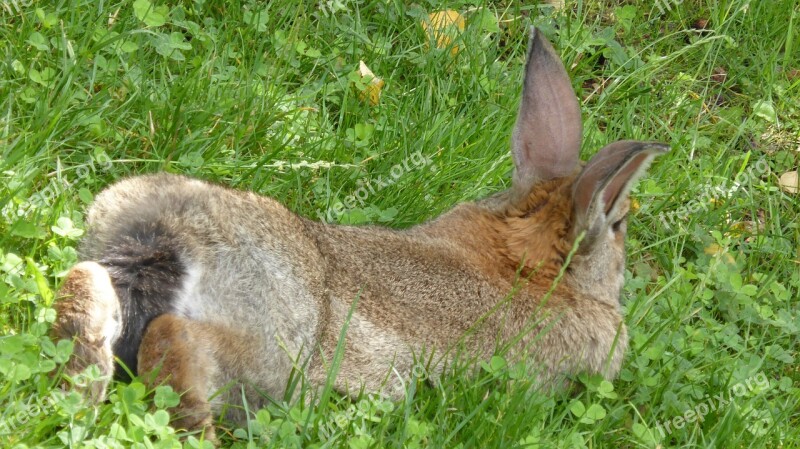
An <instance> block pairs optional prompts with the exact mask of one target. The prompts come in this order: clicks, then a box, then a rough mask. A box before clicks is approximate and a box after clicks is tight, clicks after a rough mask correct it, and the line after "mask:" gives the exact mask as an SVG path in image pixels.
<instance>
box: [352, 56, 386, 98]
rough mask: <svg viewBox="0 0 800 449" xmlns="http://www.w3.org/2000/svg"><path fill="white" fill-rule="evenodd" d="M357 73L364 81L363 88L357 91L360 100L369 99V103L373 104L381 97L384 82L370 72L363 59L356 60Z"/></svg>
mask: <svg viewBox="0 0 800 449" xmlns="http://www.w3.org/2000/svg"><path fill="white" fill-rule="evenodd" d="M358 74H359V75H360V76H361V79H362V80H364V81H365V82H366V87H365V88H364V90H362V91H361V92H359V93H358V96H359V98H361V100H362V101H369V104H371V105H373V106H375V105H376V104H378V101H379V100H380V99H381V89H383V86H384V84H385V83H384V82H383V80H382V79H380V78H378V77H377V76H375V74H374V73H372V70H370V69H369V67H367V65H366V64H365V63H364V61H358Z"/></svg>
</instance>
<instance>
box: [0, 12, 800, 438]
mask: <svg viewBox="0 0 800 449" xmlns="http://www.w3.org/2000/svg"><path fill="white" fill-rule="evenodd" d="M658 5H661V6H662V8H661V9H663V12H662V11H661V10H660V9H659V7H658ZM665 5H668V6H669V8H664V7H663V6H665ZM0 6H1V8H0V14H2V25H0V33H2V39H0V46H2V50H3V52H2V53H3V54H4V55H5V56H4V59H3V61H2V65H0V70H2V76H0V168H2V174H0V178H2V184H0V208H2V220H0V231H1V232H0V242H1V243H0V244H1V245H2V246H0V248H1V249H0V280H1V281H0V325H2V329H3V336H2V337H0V372H1V373H2V375H3V376H2V380H0V410H2V411H0V442H2V443H0V444H2V446H3V447H14V448H23V447H65V446H67V447H94V448H101V447H129V446H131V447H179V446H180V445H181V444H184V445H185V446H186V447H200V446H201V445H202V444H203V443H202V442H200V441H198V439H197V438H195V437H189V438H188V439H183V440H182V439H180V436H181V435H182V433H181V432H179V431H178V432H176V431H175V430H174V429H172V428H171V427H169V426H168V416H167V414H166V412H165V411H164V408H166V407H168V406H169V405H170V404H172V403H174V401H175V400H176V396H175V393H173V392H171V391H169V390H168V389H164V388H161V389H157V390H156V391H155V392H150V391H146V389H145V388H144V386H143V385H142V384H141V383H139V382H136V381H135V382H133V383H132V384H129V385H128V384H116V385H115V387H114V390H113V394H112V395H111V398H110V400H109V401H108V402H107V403H105V404H103V405H101V406H99V407H90V406H87V405H85V404H82V403H81V401H80V398H79V397H78V396H77V395H76V394H69V393H64V392H61V391H60V390H59V389H58V388H57V384H58V382H59V374H58V373H59V370H60V366H61V364H63V362H64V360H65V359H66V357H68V356H69V352H70V345H69V344H68V343H67V342H62V343H59V344H57V345H56V344H53V343H51V342H49V340H48V338H47V336H46V334H47V330H48V329H49V326H50V323H52V322H53V320H54V318H55V314H54V310H53V309H52V302H53V299H54V298H53V297H54V293H53V292H54V291H55V289H56V288H57V286H58V285H59V282H60V280H61V279H62V278H63V275H64V273H65V270H67V269H68V268H69V267H70V266H71V265H72V264H74V263H75V261H76V260H77V254H76V251H75V247H76V245H77V242H78V241H79V240H80V237H81V235H82V234H83V229H84V221H83V220H84V211H85V209H86V206H87V204H88V203H90V202H91V199H92V195H93V194H96V193H97V192H98V191H100V190H101V189H102V188H103V187H104V186H106V185H108V184H109V183H111V182H113V181H114V180H116V179H120V178H122V177H125V176H129V175H133V174H137V173H146V172H153V171H157V170H166V171H171V172H180V173H187V174H191V175H194V176H198V177H201V178H205V179H210V180H214V181H218V182H221V183H225V184H228V185H232V186H235V187H237V188H241V189H252V190H255V191H257V192H260V193H262V194H265V195H270V196H273V197H275V198H278V199H279V200H280V201H282V202H283V203H285V204H287V205H288V207H289V208H291V209H292V210H294V211H295V212H297V213H299V214H302V215H305V216H308V217H314V218H317V217H319V216H327V214H328V211H338V212H335V213H333V214H330V217H332V219H333V221H336V222H342V223H354V224H360V223H383V224H386V225H389V226H392V227H397V228H400V227H408V226H411V225H414V224H416V223H420V222H423V221H425V220H427V219H429V218H431V217H434V216H436V215H438V214H439V213H441V212H442V211H444V210H447V209H448V208H450V207H452V206H453V205H455V204H457V203H459V202H462V201H465V200H470V199H474V198H479V197H481V196H483V195H486V194H487V193H490V192H494V191H498V190H501V189H503V188H505V187H507V186H508V185H509V182H510V176H509V174H510V170H511V161H510V158H509V157H508V147H509V133H510V130H511V127H512V125H513V121H514V118H515V109H516V104H517V101H518V97H519V81H520V75H521V69H522V67H523V60H524V50H525V45H526V36H527V33H526V28H527V27H528V26H529V25H530V24H536V25H537V26H539V27H541V29H542V30H543V31H544V32H545V33H546V34H547V35H548V36H549V37H550V38H551V40H552V41H554V44H555V46H556V48H558V49H559V51H560V52H561V53H562V55H563V57H564V60H565V61H566V63H567V66H568V67H569V72H570V75H571V76H572V77H573V81H574V87H575V89H576V92H577V93H578V95H579V96H580V98H581V102H582V106H583V113H584V121H585V142H584V147H583V156H584V159H585V158H586V157H588V156H589V155H591V154H593V152H594V151H596V150H597V149H598V148H599V147H600V146H601V145H603V144H605V143H607V142H609V141H613V140H617V139H622V138H636V139H648V140H659V141H664V142H668V143H669V144H670V145H671V146H672V147H673V150H672V152H671V153H670V154H669V155H667V156H664V157H662V158H661V159H659V160H658V161H657V162H656V164H655V165H654V167H653V168H652V169H651V171H650V175H649V176H648V177H647V178H646V179H645V180H643V181H642V182H641V183H640V184H639V186H638V188H637V189H636V190H635V192H634V194H633V196H634V198H635V199H636V200H637V202H638V205H639V207H638V211H637V213H636V214H635V216H634V218H633V219H632V220H631V223H630V225H629V229H630V232H629V255H630V256H629V269H628V271H627V272H626V277H627V284H626V288H625V291H624V294H623V308H624V309H625V312H626V316H627V318H626V319H627V322H628V324H629V327H630V329H631V331H630V332H631V336H632V337H631V348H630V351H629V353H628V355H627V358H626V363H625V366H624V368H623V371H622V373H621V375H620V377H619V379H617V380H615V381H614V382H607V381H602V380H601V379H597V378H582V379H581V382H582V383H583V385H584V386H585V388H584V389H582V391H580V392H577V393H574V394H571V395H568V394H557V395H555V396H542V395H538V394H535V393H531V392H530V391H528V387H529V386H528V385H526V381H525V379H524V378H520V376H519V373H518V371H516V370H515V368H514V367H513V366H512V367H508V366H506V365H505V362H504V360H503V359H502V358H495V359H492V360H491V361H485V362H484V363H482V364H480V365H479V367H478V371H477V374H474V375H467V373H466V370H467V368H464V369H462V370H461V371H459V372H457V373H455V374H454V375H453V376H451V377H450V378H448V380H447V381H446V382H444V384H443V385H441V386H439V387H436V388H431V387H429V386H427V385H426V384H425V383H424V382H422V377H424V373H420V374H421V378H420V379H417V381H416V382H414V381H412V382H411V383H410V385H409V394H408V399H407V400H406V401H405V402H402V403H391V402H386V401H383V400H380V399H377V398H370V397H367V396H365V397H363V398H361V399H359V400H355V401H351V400H350V399H346V398H341V397H339V396H335V395H334V396H332V397H330V398H328V399H326V400H325V401H324V403H322V404H320V405H319V406H318V407H317V408H314V409H308V408H303V407H301V406H292V405H287V404H285V403H279V404H275V405H273V406H270V407H269V408H267V409H265V410H262V411H259V412H258V413H257V414H256V415H255V418H254V419H253V421H252V422H251V423H250V425H249V426H248V427H247V428H245V429H236V428H232V427H231V425H229V424H225V423H222V424H221V425H222V429H223V431H222V432H221V433H222V434H223V445H225V446H230V447H349V448H367V447H408V448H414V447H461V448H467V447H481V448H484V447H485V448H488V447H502V448H506V447H528V448H545V447H548V448H549V447H558V448H561V447H564V448H567V447H569V448H573V447H576V448H578V447H581V448H583V447H621V448H634V447H637V448H638V447H643V448H656V447H798V446H800V431H799V430H798V429H800V413H798V410H800V370H798V360H797V357H798V354H797V352H798V347H799V346H800V344H799V343H798V342H799V341H800V339H799V337H800V316H799V315H798V301H797V299H798V297H799V296H800V292H799V290H800V270H799V269H798V267H799V266H800V265H798V264H799V263H800V243H798V242H800V235H799V234H800V229H798V222H800V216H799V215H800V201H798V196H797V194H791V193H788V192H786V191H784V190H782V189H781V188H780V187H779V184H778V177H779V176H780V175H781V174H783V173H784V172H787V171H791V170H796V169H797V166H798V159H800V152H799V151H800V101H799V100H800V72H798V69H800V57H799V56H798V55H800V52H798V35H800V33H799V31H800V9H798V7H797V5H796V4H795V3H794V2H793V1H792V0H774V1H769V2H766V1H760V2H756V1H742V0H703V1H701V0H683V1H673V2H667V1H660V2H658V3H654V4H653V5H643V3H640V2H627V1H611V0H608V1H588V0H587V1H583V2H580V1H579V2H572V1H570V2H567V8H566V9H565V10H564V11H561V12H559V11H554V10H553V9H552V8H551V7H547V6H538V5H528V3H527V2H525V5H523V4H522V2H520V3H517V2H506V3H503V2H500V3H491V4H475V2H470V1H463V2H451V3H449V4H439V3H438V2H434V1H426V2H420V3H419V4H410V3H407V2H401V1H394V0H386V1H377V2H366V1H354V0H321V1H300V2H295V1H289V0H276V1H273V2H269V3H267V2H256V1H244V0H233V1H217V0H205V1H202V0H195V1H193V2H192V1H189V0H185V1H182V2H169V4H162V3H159V2H156V3H155V4H154V5H151V4H150V3H149V2H148V1H145V0H137V1H135V2H131V1H119V0H116V1H110V2H95V1H88V0H84V1H81V0H72V1H66V0H65V1H58V2H52V3H50V2H30V1H26V0H5V1H3V2H2V3H0ZM151 6H152V7H151ZM446 8H451V9H454V10H457V11H459V12H460V13H462V14H463V16H464V17H465V18H466V28H465V29H464V31H463V32H458V33H455V35H454V36H452V37H453V40H452V41H451V42H450V45H449V46H447V47H446V48H437V45H436V41H435V40H434V39H431V38H430V37H429V36H428V35H427V34H426V32H425V31H424V30H423V28H422V26H421V21H422V20H424V19H425V18H426V17H427V15H428V14H429V13H430V12H433V11H437V10H443V9H446ZM700 19H706V20H707V21H708V22H707V23H704V22H702V21H698V20H700ZM442 43H444V42H442ZM454 46H457V50H454ZM360 60H363V61H364V62H365V63H366V64H367V65H368V66H369V68H370V69H371V70H372V71H373V72H374V73H375V75H376V76H378V77H380V78H382V79H383V80H384V81H385V86H384V87H383V89H382V91H381V93H382V94H381V97H380V100H379V102H378V104H376V105H370V104H369V102H368V101H365V100H364V99H363V98H361V96H360V92H361V91H362V90H363V89H365V85H364V80H363V79H361V78H360V77H359V76H358V71H357V69H358V63H359V61H360ZM417 152H419V153H420V154H422V155H424V156H425V157H426V158H427V159H428V160H427V161H426V162H425V163H424V164H418V165H415V164H409V163H408V161H409V160H412V161H413V160H415V159H410V158H412V157H415V156H414V155H415V154H417ZM403 161H406V165H407V167H408V168H407V169H404V170H403V173H402V175H401V176H399V177H398V178H397V179H396V181H395V182H393V183H391V185H386V186H385V187H383V188H380V189H378V190H376V192H375V193H370V194H369V195H368V197H367V198H366V199H364V201H363V203H358V202H356V203H354V202H353V201H352V200H350V204H349V205H348V204H345V205H344V206H337V203H342V202H344V203H347V202H348V200H347V198H348V196H351V195H356V194H357V192H358V191H359V189H360V188H361V187H362V186H364V185H366V183H373V184H374V185H377V184H379V183H380V182H379V180H386V179H389V178H390V177H392V169H393V167H394V166H396V165H397V164H400V165H402V163H403ZM395 172H397V170H396V169H395ZM392 179H394V178H392ZM735 181H738V182H735ZM350 206H352V207H350ZM88 375H89V376H91V373H88ZM692 411H693V412H694V414H692ZM254 413H255V411H254ZM697 415H703V416H702V417H703V419H697Z"/></svg>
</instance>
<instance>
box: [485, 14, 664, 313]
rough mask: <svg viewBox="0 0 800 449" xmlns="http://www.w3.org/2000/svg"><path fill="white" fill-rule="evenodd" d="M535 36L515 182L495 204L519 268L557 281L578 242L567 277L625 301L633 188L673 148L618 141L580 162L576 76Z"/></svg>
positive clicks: (600, 295) (515, 141) (603, 296)
mask: <svg viewBox="0 0 800 449" xmlns="http://www.w3.org/2000/svg"><path fill="white" fill-rule="evenodd" d="M531 34H532V36H531V43H530V47H529V50H528V60H527V63H526V67H525V79H524V85H523V93H522V100H521V104H520V108H519V115H518V118H517V123H516V126H515V128H514V133H513V137H512V156H513V159H514V165H515V169H514V178H513V185H512V188H511V189H510V190H509V191H507V192H505V193H504V194H502V195H500V197H499V198H500V199H501V201H499V203H495V205H497V206H500V208H501V211H502V215H503V217H504V224H505V226H504V231H503V234H504V238H505V245H504V246H505V251H506V252H507V257H508V258H509V259H510V261H511V262H512V263H515V264H516V265H517V266H518V267H519V266H521V267H523V269H527V270H529V271H535V272H537V273H540V275H541V274H544V276H536V277H537V278H540V279H543V280H547V279H550V280H552V278H553V277H554V276H555V275H556V274H557V273H558V272H559V271H560V270H561V268H562V266H563V264H564V263H565V262H566V259H567V256H568V254H569V253H570V251H571V250H572V249H573V246H575V245H576V242H577V246H576V248H577V249H576V251H575V253H574V254H573V257H572V260H571V262H570V264H569V265H568V267H567V271H566V275H565V278H564V281H565V282H567V283H568V284H569V286H570V288H572V289H578V290H585V291H586V293H588V294H590V295H591V296H592V297H595V298H597V299H598V300H601V301H603V302H609V303H612V304H618V298H619V292H620V288H621V287H622V277H623V273H624V262H625V248H624V240H625V234H626V216H627V213H628V209H629V206H630V200H629V198H628V193H629V191H630V189H631V186H632V185H633V183H634V182H635V181H636V179H637V178H638V177H639V176H640V175H641V174H642V173H643V172H644V171H645V170H646V168H647V166H648V164H649V163H650V161H651V160H652V159H653V158H654V157H655V156H657V155H659V154H661V153H665V152H666V151H668V149H669V148H668V147H667V146H666V145H663V144H659V143H654V142H637V141H627V140H626V141H619V142H614V143H612V144H609V145H607V146H606V147H604V148H602V149H601V150H600V151H598V152H597V154H595V155H594V157H592V158H591V160H589V161H588V162H587V163H586V164H581V162H580V159H579V153H580V147H581V138H582V126H581V113H580V107H579V104H578V101H577V98H576V96H575V93H574V91H573V90H572V85H571V83H570V80H569V77H568V76H567V72H566V70H565V69H564V66H563V65H562V63H561V61H560V59H559V57H558V56H557V55H556V53H555V51H554V50H553V47H552V46H551V45H550V43H549V42H548V41H547V39H546V38H545V37H544V36H542V34H541V33H540V32H538V31H537V30H535V29H533V30H532V32H531ZM497 199H498V198H495V200H497Z"/></svg>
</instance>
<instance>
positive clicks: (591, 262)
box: [55, 33, 666, 437]
mask: <svg viewBox="0 0 800 449" xmlns="http://www.w3.org/2000/svg"><path fill="white" fill-rule="evenodd" d="M522 97H523V98H522V102H521V105H520V113H519V118H518V121H517V125H516V128H515V130H514V133H513V138H512V155H513V157H514V161H515V171H514V181H513V186H512V188H511V189H510V190H508V191H506V192H502V193H499V194H496V195H494V196H491V197H489V198H486V199H483V200H480V201H476V202H469V203H464V204H460V205H457V206H456V207H454V208H453V209H452V210H451V211H449V212H447V213H445V214H444V215H442V216H440V217H438V218H436V219H435V220H432V221H430V222H428V223H424V224H421V225H419V226H416V227H413V228H411V229H408V230H403V231H397V230H391V229H386V228H381V227H374V226H364V227H350V226H330V225H326V224H322V223H316V222H313V221H310V220H307V219H305V218H302V217H299V216H297V215H295V214H294V213H292V212H291V211H289V210H288V209H287V208H286V207H284V206H283V205H281V204H280V203H278V202H277V201H275V200H273V199H270V198H265V197H261V196H258V195H256V194H253V193H249V192H240V191H236V190H232V189H228V188H225V187H222V186H218V185H215V184H210V183H206V182H202V181H199V180H194V179H190V178H186V177H182V176H175V175H166V174H160V175H150V176H142V177H135V178H130V179H126V180H123V181H120V182H119V183H117V184H115V185H113V186H111V187H109V188H108V189H106V190H105V191H103V192H102V193H101V194H99V195H98V196H97V197H96V199H95V203H94V204H93V205H92V207H91V209H90V211H89V214H88V223H89V232H88V233H87V238H86V239H85V241H84V244H83V245H84V246H83V249H82V256H83V257H84V258H85V259H87V260H95V261H99V262H100V264H98V263H95V262H83V263H82V264H79V265H78V266H76V267H75V268H74V269H73V271H72V272H71V273H70V275H69V276H68V278H67V281H66V282H65V285H64V287H63V288H62V296H69V297H68V298H66V299H63V300H61V302H60V303H59V304H61V305H60V306H59V317H58V322H57V324H56V327H55V329H56V332H55V334H56V336H57V337H58V338H70V337H73V338H76V340H77V342H78V344H77V346H76V347H77V348H78V350H77V351H76V356H77V357H76V362H74V363H73V362H71V363H73V364H72V365H69V366H68V370H67V371H68V373H69V374H73V373H75V372H77V371H79V370H80V369H81V368H82V367H83V366H85V365H86V364H88V363H98V364H100V365H102V366H104V367H106V369H107V367H108V366H110V364H111V354H110V352H109V351H108V348H109V345H108V343H109V340H111V341H113V342H115V344H116V345H117V347H116V348H115V352H116V351H120V352H124V353H130V351H132V350H138V359H137V360H138V367H139V371H140V372H141V373H142V374H147V373H155V374H151V375H150V376H146V378H147V379H148V381H149V382H151V383H154V384H155V383H159V382H166V383H168V384H170V385H172V386H173V387H174V388H175V389H176V390H178V391H181V392H183V393H184V395H183V397H182V398H181V403H180V405H179V406H178V407H177V408H176V409H175V410H174V412H175V414H176V416H177V417H178V418H177V421H176V425H177V426H179V427H187V428H191V429H200V430H205V433H206V435H207V436H210V437H213V428H212V426H211V419H212V412H215V411H220V410H221V409H222V404H231V403H233V404H241V401H240V399H241V397H242V394H243V395H244V397H245V399H246V400H247V401H248V405H250V409H257V408H258V407H260V406H262V405H263V404H264V397H263V395H261V394H257V393H256V392H259V393H264V394H266V395H269V396H271V397H273V398H274V397H281V396H282V395H283V392H284V388H285V386H286V383H287V381H288V380H289V378H290V376H291V375H292V373H293V372H295V370H296V369H298V368H299V367H300V366H301V365H302V366H303V367H304V368H305V369H304V373H303V374H304V376H305V380H306V381H307V382H308V384H309V385H310V386H311V387H312V389H319V388H321V387H322V386H323V385H325V382H326V380H327V378H328V375H329V373H330V367H331V364H332V361H333V359H334V357H335V355H336V347H337V344H338V343H339V340H340V335H341V334H342V330H343V329H344V327H345V326H346V327H347V332H346V333H345V336H344V338H345V340H344V351H343V354H342V360H341V365H340V367H339V371H338V375H337V376H336V378H335V380H334V388H335V389H336V390H337V391H340V392H342V393H345V394H352V395H355V394H356V393H358V392H359V391H360V390H361V389H363V390H365V391H368V392H376V393H382V394H386V395H388V396H390V397H392V398H395V399H401V398H402V397H403V395H404V394H405V383H406V381H407V380H408V379H409V378H410V377H411V375H412V372H414V371H415V370H417V369H418V368H420V367H422V368H424V369H425V370H426V371H427V374H428V375H429V376H430V379H431V381H433V382H437V381H438V379H439V378H440V376H441V375H442V374H443V373H444V372H445V371H446V370H447V368H448V366H450V364H451V363H453V361H454V360H456V358H457V355H458V354H459V353H461V356H463V357H465V358H467V359H472V358H486V357H489V356H491V355H492V354H493V353H494V352H495V351H501V352H503V353H504V354H505V355H506V356H507V357H508V358H509V359H510V360H511V361H526V362H528V363H529V365H530V375H531V376H532V377H533V378H534V379H535V380H536V381H537V383H538V384H539V385H540V386H541V387H543V388H552V387H559V386H563V385H565V384H567V383H568V382H569V379H570V378H571V377H572V376H574V375H576V374H578V373H580V372H584V371H588V372H591V373H599V374H602V375H604V376H606V377H607V378H613V377H614V376H616V374H617V373H618V372H619V369H620V367H621V364H622V358H623V355H624V352H625V349H626V348H627V330H626V328H625V325H624V322H623V319H622V315H621V313H620V305H619V294H620V289H621V288H622V282H623V272H624V263H625V249H624V239H625V232H626V229H625V216H626V214H627V209H628V191H629V190H630V187H631V185H632V184H633V182H635V180H636V178H637V177H638V176H639V175H641V174H642V173H643V172H644V170H645V169H646V166H647V164H648V163H649V162H650V160H651V159H652V158H653V157H655V156H656V155H657V154H660V153H663V152H664V151H666V147H665V146H663V145H660V144H654V143H648V142H634V141H620V142H616V143H612V144H610V145H608V146H606V147H605V148H603V149H601V150H600V151H599V152H598V153H597V154H596V155H595V156H594V157H593V158H592V159H591V160H590V161H589V162H588V163H587V164H586V165H585V166H583V167H582V166H581V165H580V163H579V161H578V152H579V147H580V134H581V123H580V111H579V108H578V103H577V101H576V99H575V96H574V94H573V93H572V89H571V85H570V82H569V78H568V77H567V74H566V71H565V70H564V68H563V66H562V65H561V63H560V62H559V60H558V58H557V56H556V55H555V53H554V51H553V49H552V48H551V47H550V44H549V43H548V42H547V41H546V40H545V39H544V38H542V37H541V35H539V34H538V33H534V36H533V38H532V43H531V47H530V50H529V54H528V63H527V65H526V70H525V81H524V88H523V96H522ZM579 239H580V240H579ZM568 256H569V257H571V259H570V263H569V265H568V266H566V265H565V264H566V262H567V258H568ZM86 264H88V265H86ZM87 267H88V268H90V269H89V270H88V271H86V270H85V269H86V268H87ZM104 267H106V268H107V269H108V271H105V268H104ZM87 273H88V274H87ZM109 281H110V282H111V283H113V284H114V287H115V288H116V294H115V293H114V291H113V289H109V288H108V284H109ZM98 285H105V286H106V287H105V288H90V287H91V286H98ZM123 287H124V288H123ZM98 305H99V306H98ZM115 306H116V309H115V308H114V307H115ZM115 310H121V323H120V324H121V327H122V334H121V335H122V336H118V335H117V333H114V332H110V331H109V329H114V326H113V324H114V323H115V319H114V311H115ZM137 326H139V327H137ZM139 328H141V329H145V330H144V331H142V332H139V331H137V330H136V329H139ZM100 330H102V331H100ZM140 334H143V335H140ZM98 335H102V336H103V338H104V339H103V340H102V343H100V341H101V340H99V339H98ZM139 337H141V343H140V344H139V343H138V342H139V340H138V338H139ZM137 344H139V346H138V347H137V346H136V345H137ZM98 348H100V349H98ZM231 385H232V387H231V388H229V389H228V390H227V392H225V393H223V394H222V395H218V396H216V399H215V400H213V401H208V397H209V396H211V395H213V394H214V393H216V392H217V391H218V390H219V389H221V388H224V387H226V386H231ZM104 389H105V384H103V385H99V386H98V392H100V393H102V392H104ZM100 397H102V395H99V396H96V398H100ZM229 417H232V418H234V419H235V418H244V417H245V416H244V415H243V414H242V413H241V411H240V410H236V409H234V410H233V413H231V414H229Z"/></svg>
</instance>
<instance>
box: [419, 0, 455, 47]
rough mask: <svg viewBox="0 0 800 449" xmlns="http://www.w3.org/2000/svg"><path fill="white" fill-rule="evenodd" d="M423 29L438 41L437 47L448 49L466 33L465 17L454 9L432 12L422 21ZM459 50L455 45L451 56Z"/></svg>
mask: <svg viewBox="0 0 800 449" xmlns="http://www.w3.org/2000/svg"><path fill="white" fill-rule="evenodd" d="M422 29H424V30H425V32H426V33H428V36H430V37H431V38H432V39H434V40H435V41H436V47H438V48H447V47H448V46H450V44H451V43H452V42H453V40H454V39H455V38H456V37H458V35H459V34H461V32H462V31H464V16H462V15H461V14H459V13H458V11H454V10H452V9H446V10H444V11H436V12H432V13H430V14H429V15H428V19H427V20H423V21H422ZM459 50H460V49H459V48H458V45H453V46H452V47H451V48H450V54H451V55H453V56H455V55H456V54H457V53H458V52H459Z"/></svg>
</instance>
